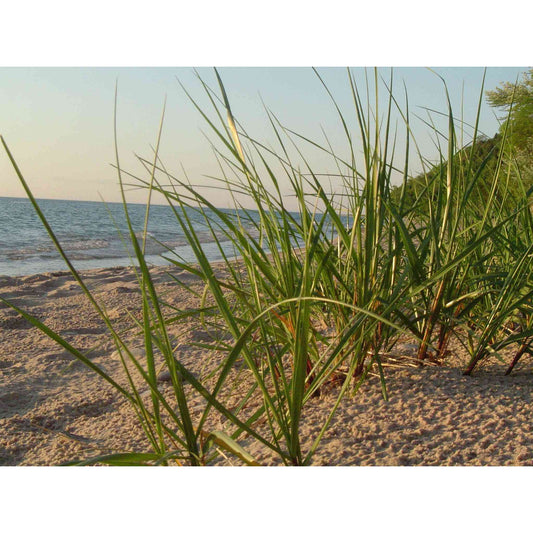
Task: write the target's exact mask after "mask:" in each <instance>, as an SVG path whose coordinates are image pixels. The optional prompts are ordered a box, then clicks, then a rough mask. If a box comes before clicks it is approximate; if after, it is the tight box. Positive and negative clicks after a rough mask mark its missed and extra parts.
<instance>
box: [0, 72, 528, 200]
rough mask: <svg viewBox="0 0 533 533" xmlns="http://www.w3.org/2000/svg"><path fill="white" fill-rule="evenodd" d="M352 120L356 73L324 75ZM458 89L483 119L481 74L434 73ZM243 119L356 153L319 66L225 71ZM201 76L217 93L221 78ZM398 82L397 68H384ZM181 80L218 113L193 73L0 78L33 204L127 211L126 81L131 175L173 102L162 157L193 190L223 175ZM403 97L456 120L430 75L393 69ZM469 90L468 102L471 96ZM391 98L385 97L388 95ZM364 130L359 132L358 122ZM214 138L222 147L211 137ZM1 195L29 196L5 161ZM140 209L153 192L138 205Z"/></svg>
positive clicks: (6, 118)
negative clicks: (70, 202) (272, 121)
mask: <svg viewBox="0 0 533 533" xmlns="http://www.w3.org/2000/svg"><path fill="white" fill-rule="evenodd" d="M318 70H319V72H320V73H321V75H322V76H323V77H324V79H325V81H326V82H327V84H328V86H329V88H330V90H331V91H332V93H333V94H334V95H335V97H336V98H337V99H338V102H339V105H340V106H341V108H342V110H343V111H344V112H345V113H346V115H347V116H353V113H352V109H353V106H352V105H351V101H350V99H351V95H350V87H349V83H348V80H347V74H346V70H345V69H344V68H337V67H325V68H319V69H318ZM435 70H436V71H437V72H438V73H439V74H441V75H442V76H443V77H444V78H445V80H446V82H447V85H448V90H449V91H450V95H451V98H452V104H453V105H454V107H455V109H456V113H457V115H460V108H461V99H462V98H464V106H463V109H464V120H465V121H466V122H470V123H472V122H473V121H474V119H475V111H476V106H477V101H478V98H479V94H480V87H481V80H482V75H483V69H482V68H469V67H457V68H451V67H448V68H442V67H441V68H436V69H435ZM525 70H526V68H525V67H524V68H517V67H491V68H489V69H488V71H487V77H486V82H485V89H486V90H487V89H493V88H495V87H496V86H497V85H498V84H499V83H500V82H503V81H513V82H514V81H515V80H516V78H517V76H518V75H519V74H520V73H521V72H524V71H525ZM219 72H220V74H221V76H222V78H223V81H224V83H225V86H226V89H227V92H228V94H229V97H230V102H231V104H232V108H233V112H234V114H235V115H236V117H237V118H238V119H239V120H240V122H241V123H242V124H243V126H244V127H245V128H246V130H247V132H248V133H250V134H251V135H252V136H254V137H255V138H256V139H257V140H259V141H261V142H264V143H265V144H274V137H273V134H272V132H271V130H270V127H269V125H268V120H267V118H266V115H265V112H264V109H263V106H262V103H261V98H262V99H263V100H264V102H265V104H266V105H267V106H268V107H269V108H270V109H271V110H272V111H273V112H274V113H275V114H276V115H277V116H278V117H279V118H280V119H281V121H282V122H283V124H284V125H285V126H287V127H289V128H291V129H293V130H296V131H298V132H300V133H302V134H304V135H306V136H308V137H310V138H312V139H315V140H319V141H321V142H322V141H323V140H324V137H323V134H322V133H321V127H322V128H324V130H325V131H326V133H327V134H328V137H329V138H330V140H331V141H332V143H333V144H334V146H335V148H336V149H338V150H339V151H340V152H341V153H342V152H343V151H345V150H346V142H345V139H344V138H343V133H342V128H341V126H340V123H339V121H338V118H337V116H336V114H335V110H334V108H333V106H332V104H331V101H330V100H329V98H328V96H327V94H326V92H325V91H324V88H323V87H322V85H321V84H320V82H319V80H318V78H317V77H316V75H315V74H314V73H313V71H312V69H310V68H303V67H302V68H292V67H280V68H267V67H258V68H249V67H234V68H220V69H219ZM199 73H200V74H201V76H202V78H204V79H205V80H206V81H207V82H208V83H209V84H210V85H211V86H212V87H213V88H216V87H217V86H216V80H215V77H214V73H213V71H212V69H209V68H200V69H199ZM354 73H355V76H356V80H358V81H360V82H361V83H364V73H363V70H362V69H354ZM380 73H381V74H382V75H383V76H384V77H386V78H387V79H388V76H389V70H388V69H385V68H381V69H380ZM176 78H179V80H180V81H181V82H182V83H183V84H184V85H185V87H186V88H187V89H188V90H189V91H190V92H191V94H192V95H193V96H194V97H195V98H198V99H199V101H200V103H201V104H202V105H204V106H208V104H207V101H206V98H205V95H204V94H203V93H202V90H201V87H200V84H199V82H198V80H197V78H196V76H195V75H194V73H193V71H192V68H171V67H164V68H156V67H151V68H140V67H136V68H114V67H106V68H88V67H83V68H81V67H80V68H67V67H64V68H59V67H54V68H28V67H20V68H0V133H1V134H2V135H3V136H4V138H5V140H6V141H7V143H8V145H9V147H10V149H11V151H12V153H13V154H14V156H15V158H16V159H17V161H18V163H19V166H20V168H21V170H22V171H23V173H24V175H25V176H26V178H27V180H28V182H29V183H30V186H31V187H32V189H33V192H34V194H35V195H36V196H37V197H41V198H65V199H80V200H99V198H100V197H99V195H100V194H101V195H102V196H103V198H104V199H105V200H107V201H118V200H119V190H118V186H117V176H116V172H115V171H114V169H113V168H112V167H111V166H110V163H113V162H114V148H113V102H114V90H115V80H117V79H118V95H119V101H118V138H119V148H120V155H121V163H122V165H123V166H124V167H125V168H126V169H128V170H132V171H134V172H136V171H139V170H140V166H139V164H138V163H137V162H136V161H135V159H134V157H133V156H132V154H133V153H134V152H135V153H138V154H140V155H145V156H149V155H150V153H151V151H150V145H151V144H152V145H153V144H155V141H156V136H157V131H158V126H159V121H160V116H161V111H162V107H163V101H164V98H165V95H166V97H167V111H166V116H165V125H164V130H163V141H162V145H161V157H162V159H163V161H164V163H165V165H166V167H167V169H168V170H170V171H171V172H173V173H176V174H177V175H182V174H181V165H183V167H184V168H185V169H186V171H187V173H188V175H189V177H190V179H191V180H192V181H193V182H194V183H199V184H200V183H205V180H204V178H202V175H204V174H213V173H216V172H217V165H216V161H215V159H214V157H213V156H212V154H211V151H210V147H209V142H208V141H207V140H206V139H205V137H204V135H203V133H202V132H204V133H208V132H209V128H208V126H207V124H206V123H205V121H204V120H203V119H202V118H201V116H200V115H199V114H198V112H197V111H196V110H195V109H194V108H193V106H192V105H191V103H190V102H189V101H188V99H187V97H186V96H185V94H184V92H183V90H182V89H181V87H180V86H179V84H178V82H177V80H176ZM394 79H395V84H394V85H395V89H396V92H397V94H398V95H399V96H401V94H402V91H403V87H402V85H403V83H405V84H406V87H407V91H408V94H409V105H410V109H411V111H412V112H413V113H419V114H421V115H424V114H425V111H424V110H423V109H422V108H423V107H429V108H432V109H435V110H438V111H446V100H445V93H444V88H443V85H442V83H441V81H440V80H439V79H438V77H437V76H436V75H435V74H434V73H432V72H430V71H429V70H427V69H424V68H419V67H408V68H399V67H396V68H395V69H394ZM463 87H464V96H462V92H463ZM383 96H385V91H383ZM351 125H352V126H355V123H353V124H351ZM497 128H498V122H497V120H496V117H495V111H494V110H493V109H491V108H490V107H489V106H488V105H484V108H483V112H482V120H481V123H480V129H481V131H482V132H484V133H486V134H487V135H489V136H491V135H493V134H494V133H495V132H496V130H497ZM415 133H416V136H417V139H418V141H419V143H420V145H421V147H422V149H423V151H424V153H425V154H426V155H427V156H428V157H432V153H434V149H433V146H432V143H431V141H430V139H429V138H428V134H427V131H426V128H425V127H424V126H423V125H422V124H421V123H418V125H417V126H416V127H415ZM209 135H210V136H211V137H212V135H211V133H210V132H209ZM310 158H311V161H312V162H313V164H316V166H317V169H318V170H319V171H324V172H327V171H335V168H334V166H333V164H332V162H331V161H329V160H325V159H324V158H321V157H319V156H318V155H316V154H312V153H311V152H310ZM0 175H1V180H0V196H24V191H23V190H22V188H21V185H20V184H19V183H18V180H17V178H16V176H15V174H14V172H13V170H12V168H11V166H10V164H9V161H8V159H7V156H6V155H5V154H4V153H2V154H1V155H0ZM129 198H130V200H132V201H140V202H142V201H143V200H144V198H145V194H144V193H143V194H140V193H135V194H131V195H130V197H129ZM211 198H212V199H213V200H215V201H216V202H217V203H219V204H220V205H225V203H227V202H226V198H225V197H223V196H221V195H220V193H214V192H213V193H212V194H211Z"/></svg>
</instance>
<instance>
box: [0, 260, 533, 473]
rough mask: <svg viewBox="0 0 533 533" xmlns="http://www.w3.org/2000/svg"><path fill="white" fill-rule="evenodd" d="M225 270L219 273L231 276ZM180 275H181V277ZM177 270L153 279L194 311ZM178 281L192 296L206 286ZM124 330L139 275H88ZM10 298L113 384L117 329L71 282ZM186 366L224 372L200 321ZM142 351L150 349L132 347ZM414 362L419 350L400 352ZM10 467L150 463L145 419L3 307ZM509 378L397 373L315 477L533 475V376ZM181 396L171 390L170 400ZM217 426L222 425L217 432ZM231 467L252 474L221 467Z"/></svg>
mask: <svg viewBox="0 0 533 533" xmlns="http://www.w3.org/2000/svg"><path fill="white" fill-rule="evenodd" d="M222 265H223V263H220V262H218V263H213V266H214V268H215V269H217V270H218V272H219V273H221V274H223V272H222V271H221V270H220V269H221V266H222ZM170 269H171V267H170ZM168 270H169V267H154V268H152V269H151V271H152V273H153V275H154V280H155V282H156V286H157V288H158V289H159V291H160V292H161V294H162V295H164V298H165V299H166V301H168V302H169V303H171V304H172V305H175V306H177V307H180V308H186V307H191V306H193V305H194V301H193V300H194V297H193V295H192V294H191V293H190V292H189V291H187V290H186V289H184V288H182V287H179V286H177V284H176V283H175V282H174V281H172V280H170V279H167V278H168V276H166V275H165V273H166V272H167V271H168ZM174 274H175V275H176V276H177V277H178V279H180V280H181V281H183V282H184V283H186V284H187V285H189V286H190V287H193V288H194V287H197V288H200V286H201V283H200V282H199V281H198V280H197V278H196V277H195V276H193V275H191V274H189V273H186V272H184V271H179V270H177V269H176V270H175V272H174ZM80 275H81V276H82V277H83V279H84V280H85V281H86V282H87V284H88V286H89V288H90V289H91V290H92V291H93V292H94V295H95V297H96V298H97V299H98V301H101V302H102V303H104V305H105V306H106V309H107V311H108V313H109V316H110V317H111V318H112V320H113V321H116V323H117V324H123V325H127V323H128V320H129V313H130V312H131V313H133V314H135V313H137V312H138V311H139V294H138V290H137V282H136V279H135V274H134V273H133V271H132V268H131V267H120V266H119V267H109V268H99V269H94V270H86V271H80ZM0 296H2V297H4V298H6V299H10V300H12V301H13V303H15V304H16V305H19V306H20V307H22V308H23V309H24V310H27V311H29V312H30V313H31V314H34V315H36V316H37V317H39V318H40V319H42V320H43V321H44V322H45V324H46V325H48V326H49V327H50V328H52V329H53V330H55V331H58V332H59V333H61V335H63V336H64V337H65V338H66V339H67V340H68V341H69V342H72V343H73V344H74V345H75V346H76V347H77V348H79V349H80V350H82V351H87V350H92V351H90V355H89V357H90V359H91V361H92V362H94V363H95V364H98V365H100V366H102V367H104V368H105V369H106V370H107V371H109V372H110V373H112V374H113V375H117V376H119V375H120V372H121V371H122V369H121V363H120V361H119V360H118V358H117V356H116V353H115V351H114V350H115V348H114V346H113V343H112V341H111V340H110V338H109V335H108V334H107V330H106V329H105V326H104V325H103V324H102V323H101V320H99V318H98V316H97V314H96V313H95V312H94V311H93V310H92V308H91V306H90V303H89V302H88V300H87V298H86V296H85V295H84V294H83V292H82V291H81V289H80V288H79V286H78V285H77V283H76V281H75V280H74V279H73V278H72V276H71V275H70V273H69V272H68V271H62V272H57V271H56V272H49V273H43V274H34V275H28V276H14V277H9V276H0ZM171 333H172V334H173V335H175V336H176V338H179V343H180V350H181V352H180V353H181V357H183V359H184V364H186V366H187V367H188V368H190V369H192V370H194V371H198V372H202V371H207V370H209V368H210V367H209V365H214V364H216V362H215V361H211V359H212V358H208V357H206V354H207V352H206V351H205V350H202V349H201V348H200V347H198V346H196V345H194V343H202V342H204V343H205V342H208V341H209V337H208V336H206V333H205V331H203V330H201V329H199V328H198V327H197V324H195V323H194V322H193V321H191V323H190V324H189V326H188V327H187V328H186V329H183V328H182V329H181V330H177V329H175V330H172V331H171ZM131 340H132V343H133V344H134V345H135V344H136V343H137V340H138V339H135V338H133V337H132V339H131ZM398 349H399V353H400V355H402V354H403V355H409V350H410V349H411V348H410V347H409V344H408V343H404V344H403V345H400V346H399V348H398ZM0 354H2V355H1V356H0V465H54V464H59V463H62V462H65V461H68V460H72V459H84V458H88V457H92V456H94V455H98V454H99V453H103V452H107V451H117V452H118V451H149V446H148V443H147V441H146V437H145V436H144V434H143V433H142V431H141V429H140V426H139V422H138V420H137V418H136V415H135V413H134V412H133V410H132V409H131V408H130V406H129V405H128V404H127V403H126V402H125V400H123V399H122V398H120V397H118V395H117V394H116V393H115V391H114V390H113V389H112V388H111V387H110V386H109V385H108V384H107V383H106V382H105V381H104V380H103V379H101V378H100V377H99V376H97V375H96V374H95V373H94V372H93V371H91V370H90V369H88V368H86V367H85V366H84V365H82V364H81V363H79V362H77V361H76V360H74V358H73V357H72V356H71V355H70V354H68V353H67V352H65V351H64V350H63V349H62V348H61V347H60V346H58V345H57V344H56V343H55V342H54V341H52V340H51V339H49V338H47V337H45V336H44V335H43V334H41V333H39V332H38V331H37V330H36V329H35V328H33V327H31V326H30V325H29V324H27V322H26V321H25V320H24V319H23V318H21V317H19V316H18V315H17V314H16V312H14V311H13V310H11V309H9V308H6V307H5V306H4V305H3V304H0ZM525 363H526V366H525V367H524V368H522V369H519V370H518V371H515V372H513V373H512V374H511V375H510V376H504V375H503V368H504V367H500V366H495V367H487V368H485V369H483V370H481V371H479V372H477V373H476V374H475V375H474V376H473V377H469V376H463V375H462V373H461V364H462V359H461V353H460V350H459V349H458V348H457V347H454V356H453V357H451V358H450V360H449V361H448V362H447V363H446V364H445V366H440V367H437V366H423V367H412V366H407V365H400V366H399V365H392V366H388V367H386V378H387V387H388V392H389V397H390V400H389V402H385V401H384V400H383V398H382V397H381V389H380V385H379V380H378V379H377V378H375V377H371V378H370V379H369V380H368V381H367V382H365V383H364V384H363V386H362V387H361V390H360V391H359V392H358V393H357V394H356V395H355V397H353V398H352V397H351V396H350V395H348V396H346V397H345V398H344V399H343V401H342V402H341V405H340V407H339V410H338V411H337V413H336V415H335V417H334V420H333V423H332V425H331V426H330V427H329V429H328V430H327V431H326V434H325V436H324V439H323V441H322V443H321V445H320V446H319V448H318V450H317V453H316V454H315V456H314V460H313V464H315V465H346V466H347V465H522V466H524V465H533V436H532V432H531V429H532V428H533V424H532V422H531V419H532V416H531V415H532V409H531V399H532V397H533V380H531V365H530V363H529V360H528V361H525ZM167 386H169V385H168V384H167V383H165V382H164V381H163V382H162V383H161V387H162V389H164V388H165V387H167ZM335 399H336V396H335V391H330V392H327V393H325V394H323V395H322V396H321V397H320V398H313V399H311V400H310V401H309V403H308V404H307V405H306V407H305V412H304V417H303V420H302V437H303V440H304V441H305V439H307V438H309V439H311V438H312V436H313V431H314V429H315V428H316V424H317V423H318V421H319V420H320V419H321V416H322V415H323V413H324V409H325V408H327V407H329V406H331V405H332V404H333V402H334V401H335ZM215 423H216V421H215ZM240 443H241V445H242V446H243V447H244V448H245V449H246V450H247V451H248V452H249V453H250V454H251V455H252V456H253V457H254V458H255V459H256V460H258V462H259V463H260V464H265V465H271V464H278V462H279V461H277V460H276V459H275V458H273V457H271V456H269V454H268V453H267V452H266V451H265V450H264V449H263V448H262V447H260V446H259V445H257V443H255V442H253V441H252V440H251V439H247V438H242V437H241V439H240ZM219 464H240V462H239V461H238V460H235V461H233V463H226V462H224V461H220V463H219Z"/></svg>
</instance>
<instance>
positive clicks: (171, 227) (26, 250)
mask: <svg viewBox="0 0 533 533" xmlns="http://www.w3.org/2000/svg"><path fill="white" fill-rule="evenodd" d="M38 204H39V206H40V208H41V210H42V211H43V213H44V215H45V217H46V218H47V220H48V222H49V224H50V226H51V227H52V229H53V231H54V233H55V234H56V236H57V238H58V239H59V241H60V243H61V245H62V247H63V249H64V250H65V252H66V253H67V255H68V257H69V258H70V260H71V261H72V262H73V264H74V266H75V267H76V268H77V269H80V270H85V269H91V268H100V267H112V266H127V265H131V264H132V263H131V260H130V258H129V256H128V253H133V252H132V246H131V244H129V245H128V244H126V243H127V242H129V236H128V229H127V224H126V219H125V216H124V208H123V205H122V204H117V203H110V204H104V203H100V202H80V201H70V200H38ZM128 209H129V213H130V217H131V220H132V224H133V227H134V231H135V232H136V234H137V236H141V235H142V231H143V228H144V217H145V211H146V207H145V206H144V205H141V204H129V206H128ZM225 211H226V212H228V213H230V212H231V211H230V210H225ZM252 213H253V212H252ZM188 214H189V215H190V217H191V219H192V220H193V222H194V225H195V229H196V231H197V235H198V237H199V239H200V242H201V243H202V246H203V248H204V251H205V252H206V255H207V256H208V258H209V260H210V261H217V260H220V259H221V258H222V256H221V254H220V250H219V249H218V247H217V246H216V245H215V243H214V239H213V236H212V234H211V232H210V231H209V229H208V228H207V226H206V224H205V220H204V219H203V218H202V216H201V215H199V214H198V213H197V212H196V211H194V210H192V209H191V210H189V211H188ZM252 216H254V215H253V214H252ZM121 232H122V235H123V238H124V240H122V239H121ZM148 232H149V235H150V238H149V239H148V241H147V246H146V258H147V261H148V262H149V263H150V264H154V265H165V264H168V262H167V261H166V259H165V257H166V256H171V254H170V253H169V252H168V248H170V249H171V250H173V251H175V252H176V253H177V254H179V255H180V257H181V258H182V259H183V260H185V261H194V255H193V253H192V250H191V248H190V247H189V246H188V245H187V241H186V239H185V238H184V235H183V232H182V230H181V228H180V225H179V223H178V221H177V220H176V217H175V214H174V212H173V210H172V209H171V207H170V206H160V205H154V206H151V208H150V219H149V224H148ZM221 240H222V241H224V239H223V238H222V239H221ZM157 241H159V242H157ZM224 251H225V253H227V254H228V255H229V256H233V255H234V250H233V247H232V246H231V243H230V242H228V241H225V242H224ZM66 269H67V267H66V265H65V263H64V261H63V259H62V258H61V256H60V255H59V252H58V251H57V250H56V248H55V246H54V244H53V242H52V240H51V239H50V237H49V236H48V234H47V232H46V230H45V229H44V227H43V225H42V223H41V221H40V219H39V217H38V216H37V214H36V213H35V211H34V209H33V207H32V205H31V203H30V201H29V200H28V199H26V198H1V197H0V275H7V276H18V275H28V274H37V273H41V272H51V271H57V270H66Z"/></svg>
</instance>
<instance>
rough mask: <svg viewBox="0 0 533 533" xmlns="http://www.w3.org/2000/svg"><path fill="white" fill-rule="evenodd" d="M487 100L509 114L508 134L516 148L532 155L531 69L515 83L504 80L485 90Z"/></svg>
mask: <svg viewBox="0 0 533 533" xmlns="http://www.w3.org/2000/svg"><path fill="white" fill-rule="evenodd" d="M487 100H488V102H489V104H490V105H491V106H492V107H498V108H501V109H503V110H505V112H506V113H508V114H509V126H510V128H509V132H508V135H509V139H510V141H511V143H512V145H513V146H514V147H515V148H516V150H517V151H518V152H526V153H527V155H528V156H533V69H529V71H528V72H525V73H524V74H522V78H521V81H519V82H517V83H516V84H515V83H509V82H505V83H501V84H500V86H499V87H498V88H496V89H495V90H494V91H487ZM503 128H505V123H504V124H503V125H502V129H503Z"/></svg>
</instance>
